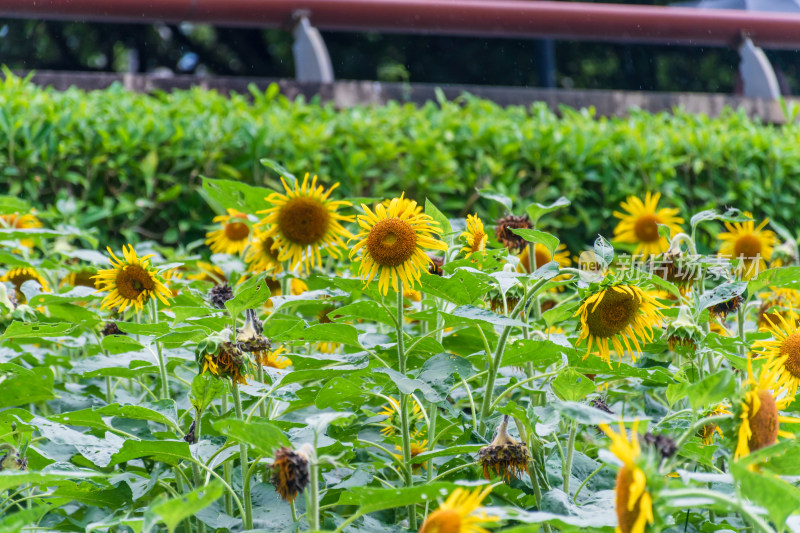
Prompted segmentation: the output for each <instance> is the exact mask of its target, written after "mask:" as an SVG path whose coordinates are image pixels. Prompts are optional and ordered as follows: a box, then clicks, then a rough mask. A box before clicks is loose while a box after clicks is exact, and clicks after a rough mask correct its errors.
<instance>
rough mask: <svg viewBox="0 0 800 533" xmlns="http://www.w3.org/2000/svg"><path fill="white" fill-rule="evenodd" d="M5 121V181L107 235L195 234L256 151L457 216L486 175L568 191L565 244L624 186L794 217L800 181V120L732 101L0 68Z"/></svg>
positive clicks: (628, 190)
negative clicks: (59, 81)
mask: <svg viewBox="0 0 800 533" xmlns="http://www.w3.org/2000/svg"><path fill="white" fill-rule="evenodd" d="M0 132H2V136H0V169H2V171H1V172H0V176H2V177H0V180H1V181H2V183H3V185H5V186H7V187H8V190H9V192H10V194H17V195H21V196H23V197H26V198H28V199H31V200H37V199H38V203H40V204H41V205H44V206H51V207H50V209H51V210H58V211H59V212H60V213H61V217H60V220H63V219H64V215H66V220H67V222H68V223H71V224H74V225H77V226H79V227H83V228H88V227H94V228H96V229H97V231H98V232H99V235H98V236H99V237H100V238H101V242H102V239H107V238H108V239H111V240H116V239H120V238H125V239H127V240H131V239H135V240H138V239H142V238H154V239H156V240H160V241H163V242H166V243H176V242H177V243H187V242H190V241H192V240H194V239H198V238H201V237H202V234H203V231H204V228H203V226H204V225H205V224H207V223H209V221H210V220H211V218H212V213H211V212H209V208H208V207H207V204H206V202H205V201H203V199H202V198H201V197H200V195H199V194H198V192H197V190H198V189H199V185H200V177H201V176H207V177H214V178H227V179H235V180H242V181H245V182H248V183H254V184H259V185H268V186H276V185H277V180H276V176H275V175H274V174H273V173H272V171H271V170H269V169H267V168H265V167H263V166H262V165H261V164H260V163H259V160H260V159H261V158H264V157H268V158H271V159H273V160H276V161H279V162H281V163H282V164H284V165H285V166H286V167H287V168H289V169H290V170H291V171H293V172H295V173H296V174H301V175H302V173H304V172H311V173H317V174H319V175H320V176H321V177H322V178H323V180H325V181H339V182H341V185H342V187H341V189H342V193H343V194H346V195H354V196H385V195H393V194H397V193H399V192H400V191H403V190H405V191H406V193H407V195H408V196H410V197H413V198H416V199H418V200H420V201H422V200H424V198H425V197H428V198H430V199H431V200H432V201H433V202H434V203H436V204H437V205H438V206H439V207H440V209H442V210H444V211H445V212H448V213H450V214H451V215H453V216H456V215H463V214H465V213H466V212H467V211H469V212H473V211H477V212H479V213H480V214H482V215H484V216H486V217H488V218H489V220H491V219H492V217H494V216H498V215H500V214H501V213H500V209H502V208H501V207H500V205H499V204H496V203H493V202H491V201H489V200H486V199H483V198H480V197H479V196H478V195H477V194H476V193H475V189H476V187H478V188H493V189H495V190H497V191H499V192H503V193H505V194H507V195H509V196H511V197H512V198H521V197H522V198H525V203H528V201H530V200H535V201H539V202H549V201H552V200H553V199H555V198H557V197H559V196H567V197H568V198H570V199H571V200H572V202H573V204H572V206H571V207H570V208H568V209H565V210H562V211H559V212H558V215H557V216H558V218H557V219H556V220H549V221H547V222H546V223H547V225H548V226H549V227H550V228H551V229H555V230H558V229H564V228H569V229H570V231H569V232H566V231H561V233H562V234H563V237H564V240H565V241H567V242H568V243H569V244H571V245H572V246H573V247H575V246H581V245H582V244H583V243H584V242H586V241H587V240H589V239H592V238H593V235H595V234H597V233H598V232H599V233H604V234H606V235H608V234H610V230H611V227H612V226H613V223H614V220H613V218H612V216H611V212H612V211H613V210H614V209H615V208H616V207H617V205H618V203H619V201H620V200H621V199H623V198H624V197H625V196H626V195H629V194H643V193H644V192H645V191H660V192H662V193H663V194H664V197H665V201H666V202H669V203H673V204H675V205H677V206H678V207H682V208H684V214H685V216H686V218H687V219H688V216H687V215H690V214H691V213H692V212H696V211H698V210H701V209H705V208H710V207H721V206H723V205H731V206H735V207H739V208H741V209H749V210H752V211H754V212H755V213H756V214H757V216H760V215H769V216H770V217H772V218H773V220H775V221H777V222H779V223H782V224H787V225H788V224H790V222H791V221H792V219H793V217H795V216H796V213H797V208H796V207H795V201H796V198H797V197H798V193H800V180H798V179H797V177H798V175H799V174H800V149H798V147H800V127H799V126H798V125H796V124H790V125H786V126H779V127H776V126H770V125H765V124H762V123H759V122H758V121H753V120H750V119H748V118H747V117H746V116H745V115H744V114H743V113H738V112H734V111H728V112H726V113H724V114H723V115H722V116H721V117H719V118H714V119H711V118H708V117H705V116H697V115H691V114H686V113H682V112H679V111H677V112H676V113H675V114H667V113H659V114H650V113H645V112H634V113H632V114H631V116H629V117H625V118H615V119H607V118H597V117H595V116H594V114H593V111H592V110H581V111H575V110H572V109H562V110H561V113H560V116H557V115H556V114H554V113H553V112H551V111H549V110H548V109H547V107H545V106H544V105H543V104H533V105H532V106H531V107H530V108H523V107H509V108H501V107H499V106H497V105H495V104H493V103H491V102H488V101H484V100H480V99H477V98H474V97H471V96H466V95H465V96H463V97H462V98H460V99H458V101H451V102H448V101H440V102H438V105H437V104H433V103H430V104H427V105H425V106H423V107H421V108H417V107H414V106H412V105H404V104H398V103H393V104H390V105H387V106H384V107H355V108H350V109H336V108H334V107H333V106H332V105H323V104H320V103H319V102H317V101H311V102H308V101H304V100H302V99H300V100H297V101H289V100H287V99H286V98H284V97H283V96H281V95H279V94H278V89H277V87H276V86H272V87H270V88H269V89H268V90H267V91H266V92H263V93H262V92H260V91H257V90H253V91H252V94H249V95H233V96H230V97H228V96H225V95H221V94H218V93H215V92H207V91H203V90H200V89H192V90H188V91H176V92H172V93H169V94H166V93H157V94H151V95H146V94H137V93H131V92H127V91H125V90H124V89H123V88H122V87H120V86H114V87H111V88H109V89H107V90H103V91H93V92H84V91H80V90H75V89H73V90H68V91H65V92H57V91H54V90H50V89H46V88H40V87H37V86H35V85H33V84H32V83H30V82H28V81H26V80H23V79H20V78H18V77H14V76H13V75H10V74H9V73H8V72H6V76H5V79H4V80H3V81H2V83H1V84H0ZM662 201H664V200H662ZM521 207H522V206H521V205H520V208H521ZM44 216H45V217H46V213H45V214H44ZM791 226H793V225H791Z"/></svg>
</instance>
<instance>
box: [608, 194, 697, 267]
mask: <svg viewBox="0 0 800 533" xmlns="http://www.w3.org/2000/svg"><path fill="white" fill-rule="evenodd" d="M660 198H661V194H660V193H655V194H652V193H649V192H648V193H647V194H646V195H645V199H644V202H643V201H642V200H640V199H639V198H637V197H636V196H629V197H628V198H627V199H626V200H625V201H624V202H622V204H621V207H622V209H624V212H620V211H614V216H615V217H617V218H618V219H620V221H619V224H617V227H616V228H614V242H621V243H632V244H636V249H635V250H634V254H642V255H644V256H645V257H647V256H650V255H656V254H659V253H661V252H663V251H665V250H666V249H667V248H668V247H669V241H668V240H667V239H666V238H665V237H662V236H661V235H659V234H658V226H659V224H661V225H665V226H667V227H669V230H670V232H671V233H672V234H673V235H675V234H677V233H680V232H681V226H680V225H681V224H683V219H682V218H681V217H679V216H677V214H678V212H679V210H678V209H674V208H663V209H658V200H659V199H660Z"/></svg>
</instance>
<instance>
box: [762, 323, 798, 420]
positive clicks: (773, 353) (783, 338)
mask: <svg viewBox="0 0 800 533" xmlns="http://www.w3.org/2000/svg"><path fill="white" fill-rule="evenodd" d="M773 318H776V320H774V321H773ZM766 321H767V322H768V323H769V327H768V328H766V329H767V330H768V331H769V332H770V333H771V334H772V336H773V339H770V340H758V341H756V342H755V344H754V345H753V351H754V352H755V353H757V354H759V355H760V356H761V358H763V359H766V366H765V371H766V372H767V373H770V372H773V373H774V374H775V377H776V381H774V382H773V383H772V386H774V387H775V388H777V389H785V390H786V395H787V396H786V399H787V400H788V401H787V404H788V403H791V402H792V401H794V397H795V395H796V394H797V387H798V385H800V327H798V325H797V320H796V319H795V317H792V318H790V319H789V320H786V319H785V318H783V316H781V315H780V314H777V315H775V316H773V317H770V316H767V317H766Z"/></svg>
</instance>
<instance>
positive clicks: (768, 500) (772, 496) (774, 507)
mask: <svg viewBox="0 0 800 533" xmlns="http://www.w3.org/2000/svg"><path fill="white" fill-rule="evenodd" d="M731 473H732V474H733V477H734V479H735V480H736V481H737V484H736V490H737V492H738V493H739V495H740V497H742V498H744V499H747V500H750V501H751V502H753V503H755V504H756V505H760V506H762V507H763V508H764V509H766V510H767V512H768V513H769V516H770V518H772V521H773V522H775V523H776V524H785V523H786V518H787V517H788V516H789V515H791V514H793V513H795V512H796V511H797V510H798V509H800V489H798V488H797V487H795V486H793V485H792V484H790V483H787V482H786V481H784V480H782V479H781V478H779V477H778V476H776V475H774V474H769V473H766V474H758V473H756V472H751V471H749V470H748V469H747V468H746V467H744V466H743V465H740V464H738V463H735V462H734V463H731Z"/></svg>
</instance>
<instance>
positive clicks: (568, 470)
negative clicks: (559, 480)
mask: <svg viewBox="0 0 800 533" xmlns="http://www.w3.org/2000/svg"><path fill="white" fill-rule="evenodd" d="M577 433H578V423H577V422H575V421H573V422H572V425H571V427H570V428H569V440H568V441H567V458H566V460H565V461H564V472H562V475H563V478H564V493H565V494H566V495H567V497H569V480H570V478H571V477H572V456H573V454H574V453H575V435H577Z"/></svg>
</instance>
